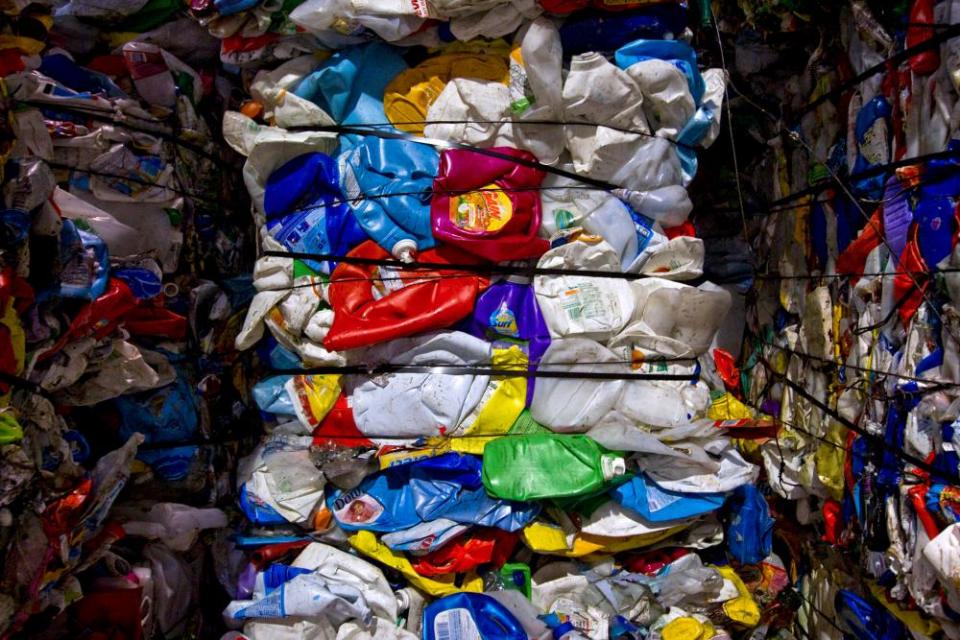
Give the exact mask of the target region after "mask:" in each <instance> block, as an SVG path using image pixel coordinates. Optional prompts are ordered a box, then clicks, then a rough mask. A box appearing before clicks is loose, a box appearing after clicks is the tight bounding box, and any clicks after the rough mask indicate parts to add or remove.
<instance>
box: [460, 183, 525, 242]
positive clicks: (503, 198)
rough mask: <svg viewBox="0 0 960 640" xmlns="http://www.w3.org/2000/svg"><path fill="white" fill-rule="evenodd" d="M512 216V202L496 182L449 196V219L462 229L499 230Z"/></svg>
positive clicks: (489, 231)
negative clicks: (477, 189)
mask: <svg viewBox="0 0 960 640" xmlns="http://www.w3.org/2000/svg"><path fill="white" fill-rule="evenodd" d="M512 217H513V203H512V202H510V198H509V197H507V194H506V193H504V192H503V189H502V188H501V187H499V186H497V185H496V184H488V185H487V186H485V187H482V188H481V190H479V191H471V192H470V193H464V194H460V195H457V196H454V197H451V198H450V221H451V222H452V223H453V224H455V225H456V226H457V227H459V228H460V229H463V230H464V231H471V232H474V233H477V232H480V233H492V232H494V231H499V230H500V229H502V228H503V227H504V226H506V224H507V223H508V222H510V218H512Z"/></svg>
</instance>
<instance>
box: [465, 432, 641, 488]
mask: <svg viewBox="0 0 960 640" xmlns="http://www.w3.org/2000/svg"><path fill="white" fill-rule="evenodd" d="M626 471H627V469H626V462H625V461H624V459H623V455H622V454H619V453H615V452H612V451H610V450H608V449H605V448H604V447H601V446H600V445H599V444H597V443H596V442H595V441H594V440H592V439H590V438H588V437H587V436H579V435H561V434H556V433H536V434H531V435H523V436H507V437H505V438H498V439H496V440H494V441H493V442H491V443H489V444H488V445H487V446H486V448H485V449H484V450H483V486H485V487H486V488H487V493H489V494H490V495H492V496H495V497H497V498H503V499H504V500H522V501H526V500H539V499H542V498H566V497H571V496H580V495H585V494H589V493H593V492H595V491H598V490H600V489H602V488H603V487H604V486H605V485H607V484H608V483H609V482H610V481H611V480H614V479H615V478H617V477H619V476H622V475H624V474H625V473H626Z"/></svg>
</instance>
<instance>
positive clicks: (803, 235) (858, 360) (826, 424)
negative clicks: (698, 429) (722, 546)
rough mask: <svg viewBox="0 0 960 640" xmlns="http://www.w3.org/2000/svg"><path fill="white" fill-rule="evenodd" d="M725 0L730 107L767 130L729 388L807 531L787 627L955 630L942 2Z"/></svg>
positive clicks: (952, 337) (953, 379)
mask: <svg viewBox="0 0 960 640" xmlns="http://www.w3.org/2000/svg"><path fill="white" fill-rule="evenodd" d="M730 4H732V3H730ZM740 4H743V5H745V6H746V5H749V6H750V7H751V8H752V9H753V10H755V11H753V12H751V11H746V12H745V14H744V17H745V18H746V22H743V23H741V24H740V25H739V28H738V29H737V30H739V32H740V33H741V34H743V35H742V37H741V38H739V39H738V40H737V42H736V45H735V46H736V60H735V63H736V66H737V68H738V69H741V70H742V72H743V74H744V78H743V79H742V80H741V79H737V80H736V82H737V83H738V85H739V87H740V88H744V87H748V88H749V89H750V93H752V94H753V95H752V96H750V100H751V105H747V104H743V105H742V109H743V110H744V111H751V112H752V115H751V117H752V118H754V119H755V120H756V121H759V122H761V125H758V126H757V131H758V132H759V131H761V130H764V129H766V130H767V131H768V132H769V135H767V136H765V137H760V138H758V139H763V140H767V141H769V143H768V144H769V148H768V150H767V153H766V154H763V155H762V156H761V155H760V154H758V155H757V162H756V163H755V164H754V165H753V166H752V167H750V168H748V169H747V170H746V171H745V173H748V174H750V175H753V176H754V177H755V179H754V186H755V187H756V188H757V191H759V192H760V193H762V194H764V195H766V196H767V198H766V199H767V201H768V202H769V205H768V206H767V207H766V208H765V209H766V210H761V211H759V212H758V214H761V215H763V217H762V218H761V219H760V220H759V221H758V224H757V229H756V230H757V232H758V233H757V235H756V246H757V249H758V255H759V260H758V265H764V266H762V267H760V268H759V271H760V272H761V273H763V274H764V277H763V278H759V279H758V281H757V291H756V295H755V299H756V305H755V307H754V308H753V309H752V310H751V311H750V313H749V314H748V315H749V316H750V318H751V321H750V323H749V324H750V327H751V329H752V332H751V333H752V336H751V339H750V346H751V348H750V349H745V351H746V353H745V356H746V361H747V362H748V363H749V366H750V367H751V369H750V371H749V375H748V376H745V377H744V379H745V382H746V384H745V390H746V392H747V393H746V396H747V402H749V403H750V404H752V405H755V406H763V407H764V408H765V409H766V410H767V411H769V412H770V413H772V414H774V415H777V416H778V417H779V418H780V419H781V420H782V424H783V427H782V430H781V431H780V434H779V437H778V438H776V439H770V440H769V441H768V442H766V443H764V444H762V445H761V446H760V447H759V451H758V453H759V454H760V455H761V456H762V459H763V464H764V466H765V468H766V471H767V479H768V482H769V485H770V487H771V489H772V490H773V491H774V492H775V494H776V496H777V502H778V503H780V505H779V506H778V510H781V511H782V512H784V514H785V515H786V514H790V517H792V518H794V519H795V521H796V522H797V523H798V524H799V525H800V526H802V527H804V529H803V530H804V531H808V532H809V531H816V535H813V536H803V535H802V534H801V535H796V534H793V535H792V536H787V537H792V539H793V543H794V544H795V545H796V547H797V549H798V550H802V552H803V555H804V556H806V557H808V558H809V566H808V568H807V569H806V570H805V571H804V572H803V574H804V575H803V579H802V582H801V590H800V594H801V597H802V598H803V600H804V602H803V606H802V608H801V613H802V615H801V619H802V621H803V625H804V627H805V628H807V629H808V630H809V631H810V633H811V637H817V638H840V637H858V638H867V637H870V638H880V637H883V638H906V637H912V638H934V637H948V638H960V623H958V620H960V594H958V591H957V585H958V582H957V580H958V577H960V524H958V518H960V508H958V502H957V496H958V488H960V465H958V458H957V445H958V433H960V431H958V426H960V424H958V418H960V392H958V390H960V369H958V366H957V353H958V344H960V332H958V326H960V325H958V323H957V317H958V316H957V308H958V307H957V305H958V302H960V290H958V288H957V283H958V282H957V273H956V271H957V268H958V267H960V253H958V249H957V238H958V233H960V217H958V215H960V208H958V200H960V181H958V176H960V154H958V151H960V121H958V118H957V114H958V113H960V28H958V23H960V2H957V1H956V0H943V1H940V2H935V1H933V0H911V1H909V2H898V3H894V2H889V3H888V2H853V3H850V6H849V7H843V8H842V10H841V9H838V8H837V7H835V6H834V4H833V3H831V5H830V7H829V8H828V7H826V6H817V5H818V3H815V2H807V3H802V5H803V7H802V11H803V13H804V14H806V15H804V16H802V17H801V16H797V15H793V14H792V13H791V12H789V11H785V10H784V9H783V8H781V9H780V10H779V14H778V12H777V11H775V10H773V9H772V8H771V7H769V6H764V5H766V4H768V3H762V2H749V3H740ZM792 8H794V9H796V8H797V7H792ZM764 13H766V15H763V14H764ZM771 14H773V15H771ZM831 15H832V17H833V19H834V21H835V22H836V23H837V24H836V27H834V28H832V29H830V30H822V29H816V30H815V29H806V27H805V26H804V25H811V24H818V21H819V19H830V16H831ZM811 16H812V17H811ZM772 17H775V23H776V24H777V25H778V26H781V25H786V24H793V25H794V26H795V27H796V28H797V30H798V33H797V34H796V36H795V37H794V38H793V40H794V46H791V47H789V48H779V47H778V43H784V42H785V41H786V38H785V36H784V34H782V33H777V35H776V36H772V37H770V38H769V39H768V38H766V37H764V34H763V26H762V25H763V23H764V21H765V20H767V19H768V18H772ZM837 18H839V20H837ZM748 23H750V24H748ZM766 24H768V25H769V24H770V22H767V23H766ZM725 27H726V30H728V31H734V30H735V29H734V28H733V24H732V23H731V24H727V25H725ZM817 34H819V36H820V38H821V40H819V42H818V41H817V40H816V36H817ZM811 35H814V38H813V41H810V40H809V38H810V36H811ZM803 40H807V45H801V46H806V47H807V50H806V51H805V52H802V49H799V48H798V47H797V46H796V44H797V43H800V42H802V41H803ZM786 60H792V61H794V62H795V63H796V65H794V66H795V68H796V75H793V76H792V77H790V76H789V75H787V76H786V78H787V79H786V81H785V74H784V72H783V66H782V65H783V63H784V62H785V61H786ZM772 78H777V81H776V82H773V81H772V80H771V79H772ZM741 83H742V84H741ZM761 93H765V94H766V95H760V94H761ZM777 102H780V103H782V106H783V113H784V116H783V119H780V118H779V117H778V116H777V115H772V114H764V113H762V112H758V111H757V109H756V106H755V105H770V104H771V103H773V104H776V103H777ZM761 109H762V106H761ZM778 120H779V122H778ZM770 123H775V124H774V129H773V130H771V129H769V125H770ZM838 622H839V626H838V624H837V623H838ZM842 634H848V635H846V636H843V635H842Z"/></svg>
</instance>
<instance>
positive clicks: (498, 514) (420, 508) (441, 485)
mask: <svg viewBox="0 0 960 640" xmlns="http://www.w3.org/2000/svg"><path fill="white" fill-rule="evenodd" d="M327 506H328V507H329V508H330V510H331V511H332V512H333V517H334V518H335V519H336V520H337V523H338V524H339V525H340V527H341V528H342V529H345V530H347V531H355V530H358V529H364V530H368V531H377V532H393V531H400V530H404V529H410V528H412V527H415V526H418V525H420V524H421V523H423V522H427V521H432V520H437V519H440V518H446V519H449V520H452V521H454V522H459V523H461V524H477V525H482V526H487V527H496V528H498V529H503V530H505V531H517V530H519V529H522V528H523V527H524V526H526V525H527V524H528V523H529V522H530V521H531V520H533V518H534V517H536V515H537V514H538V513H539V512H540V506H539V505H538V504H519V503H513V502H506V501H503V500H497V499H495V498H491V497H490V496H489V495H487V492H486V491H484V488H483V482H482V480H481V463H480V460H479V459H478V458H476V457H475V456H469V455H465V456H461V455H460V454H457V453H448V454H444V455H441V456H437V457H435V458H427V459H423V460H417V461H415V462H410V463H407V464H400V465H398V466H395V467H390V468H387V469H385V470H383V471H381V472H380V473H377V474H375V475H372V476H370V477H368V478H366V479H365V480H364V481H363V482H362V483H360V486H358V487H357V488H356V489H353V490H351V491H346V492H344V491H334V492H332V493H331V494H330V495H329V497H328V498H327Z"/></svg>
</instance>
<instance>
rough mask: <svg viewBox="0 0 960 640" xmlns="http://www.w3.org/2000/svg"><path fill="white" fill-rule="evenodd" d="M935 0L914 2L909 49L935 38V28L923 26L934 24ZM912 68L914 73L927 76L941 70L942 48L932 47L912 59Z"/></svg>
mask: <svg viewBox="0 0 960 640" xmlns="http://www.w3.org/2000/svg"><path fill="white" fill-rule="evenodd" d="M933 5H934V1H933V0H914V2H913V6H911V7H910V25H911V26H909V27H907V41H906V46H907V48H908V49H909V48H911V47H915V46H917V45H918V44H920V43H922V42H923V41H925V40H929V39H930V38H932V37H933V36H934V32H935V30H934V28H933V27H925V26H923V25H927V24H933V22H934V17H933ZM910 68H911V69H913V72H914V73H916V74H919V75H922V76H927V75H930V74H931V73H933V72H934V71H936V70H937V69H939V68H940V47H931V48H930V49H927V50H926V51H923V52H921V53H918V54H917V55H915V56H912V57H911V58H910Z"/></svg>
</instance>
